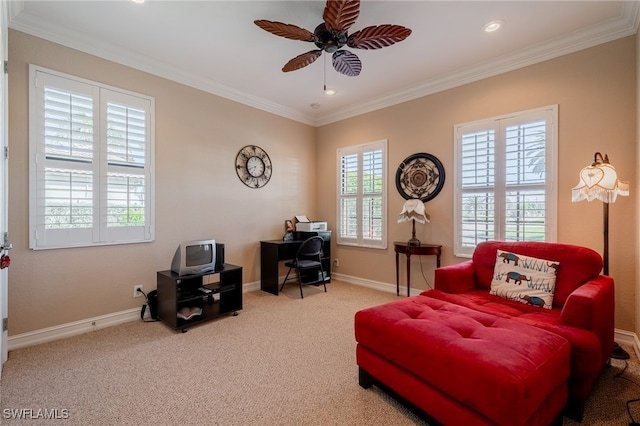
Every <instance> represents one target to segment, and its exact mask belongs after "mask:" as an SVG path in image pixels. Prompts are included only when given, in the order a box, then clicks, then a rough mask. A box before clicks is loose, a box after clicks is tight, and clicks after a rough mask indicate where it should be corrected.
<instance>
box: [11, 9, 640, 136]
mask: <svg viewBox="0 0 640 426" xmlns="http://www.w3.org/2000/svg"><path fill="white" fill-rule="evenodd" d="M23 10H24V1H11V2H9V28H11V29H15V30H18V31H21V32H24V33H27V34H30V35H33V36H35V37H39V38H42V39H45V40H49V41H51V42H54V43H58V44H61V45H63V46H67V47H70V48H72V49H76V50H79V51H81V52H84V53H88V54H91V55H94V56H98V57H101V58H104V59H107V60H110V61H113V62H116V63H119V64H122V65H125V66H128V67H131V68H134V69H137V70H140V71H143V72H146V73H149V74H153V75H156V76H159V77H162V78H166V79H168V80H171V81H174V82H177V83H180V84H184V85H187V86H190V87H193V88H196V89H199V90H202V91H205V92H207V93H211V94H213V95H216V96H220V97H222V98H226V99H229V100H232V101H234V102H238V103H241V104H244V105H247V106H250V107H253V108H257V109H260V110H262V111H266V112H269V113H272V114H275V115H278V116H281V117H284V118H288V119H291V120H294V121H297V122H300V123H303V124H307V125H311V126H315V127H320V126H323V125H327V124H331V123H334V122H337V121H341V120H345V119H348V118H352V117H355V116H358V115H362V114H366V113H369V112H372V111H376V110H379V109H383V108H388V107H391V106H394V105H398V104H400V103H404V102H408V101H411V100H415V99H417V98H421V97H424V96H428V95H431V94H434V93H438V92H441V91H444V90H447V89H451V88H454V87H458V86H461V85H464V84H468V83H473V82H476V81H479V80H483V79H486V78H490V77H494V76H497V75H500V74H503V73H506V72H510V71H514V70H517V69H520V68H523V67H526V66H529V65H533V64H536V63H539V62H543V61H546V60H549V59H554V58H557V57H559V56H563V55H567V54H570V53H574V52H577V51H580V50H583V49H587V48H590V47H594V46H597V45H599V44H603V43H607V42H610V41H613V40H617V39H619V38H622V37H626V36H629V35H633V34H636V33H637V32H638V28H639V26H640V1H626V2H624V5H623V11H622V13H621V15H620V16H619V17H617V18H614V19H611V20H609V21H607V22H605V23H604V24H600V25H597V26H593V27H591V28H587V29H585V30H583V31H578V32H575V33H573V34H571V35H570V36H568V37H562V38H559V39H556V40H552V41H550V42H547V43H543V44H540V45H538V46H534V47H532V48H531V49H527V50H525V51H520V52H517V53H515V54H512V55H505V56H503V57H500V58H497V59H493V60H491V61H487V62H483V63H479V64H476V65H475V66H472V67H470V68H468V69H465V70H463V71H459V72H453V73H448V74H446V75H441V76H440V77H436V78H432V79H430V80H428V81H424V82H421V83H419V84H416V85H413V86H409V87H406V88H404V89H402V90H399V91H395V92H393V93H387V94H384V95H381V96H376V97H374V98H371V99H369V100H366V101H364V102H359V103H355V104H353V105H351V106H348V107H346V108H342V109H340V110H338V111H335V112H332V113H329V114H325V115H321V116H318V117H312V116H310V115H307V114H304V113H302V112H300V111H297V110H294V109H292V108H288V107H285V106H283V105H280V104H276V103H274V102H271V101H268V100H266V99H262V98H259V97H257V96H253V95H251V94H248V93H245V92H242V91H239V90H236V89H233V88H231V87H229V86H226V85H223V84H221V83H219V82H216V81H213V80H210V79H202V78H198V77H196V76H195V75H193V74H191V73H189V72H185V71H183V70H180V69H178V68H176V67H171V66H169V65H167V64H164V63H159V62H158V61H155V60H153V59H152V58H149V57H145V56H144V55H138V54H136V55H130V54H127V53H126V52H123V51H122V50H120V49H117V48H115V47H114V46H112V45H109V44H107V43H104V42H103V41H101V40H97V39H88V38H86V37H77V34H75V33H73V32H70V31H67V30H66V29H61V28H58V27H56V26H53V25H51V24H49V23H48V22H47V21H46V20H44V19H42V18H38V17H34V16H32V15H25V14H21V15H20V19H15V17H16V16H18V15H19V14H20V12H21V11H23Z"/></svg>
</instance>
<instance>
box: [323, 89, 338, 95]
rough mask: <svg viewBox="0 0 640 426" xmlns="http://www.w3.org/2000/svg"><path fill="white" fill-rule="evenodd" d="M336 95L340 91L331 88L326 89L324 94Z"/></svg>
mask: <svg viewBox="0 0 640 426" xmlns="http://www.w3.org/2000/svg"><path fill="white" fill-rule="evenodd" d="M336 93H338V91H337V90H336V89H332V88H331V87H327V88H326V89H324V94H325V95H327V96H333V95H335V94H336Z"/></svg>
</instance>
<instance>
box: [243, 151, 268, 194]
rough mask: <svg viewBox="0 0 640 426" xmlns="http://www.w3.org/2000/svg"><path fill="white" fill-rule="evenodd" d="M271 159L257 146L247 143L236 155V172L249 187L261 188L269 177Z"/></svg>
mask: <svg viewBox="0 0 640 426" xmlns="http://www.w3.org/2000/svg"><path fill="white" fill-rule="evenodd" d="M272 171H273V168H272V166H271V159H270V158H269V155H268V154H267V153H266V152H265V151H264V150H263V149H262V148H260V147H259V146H256V145H247V146H245V147H244V148H242V149H241V150H240V151H239V152H238V155H237V156H236V173H238V177H239V178H240V180H241V181H242V183H244V184H245V185H247V186H248V187H249V188H261V187H263V186H265V185H266V184H267V182H269V179H271V172H272Z"/></svg>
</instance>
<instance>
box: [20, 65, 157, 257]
mask: <svg viewBox="0 0 640 426" xmlns="http://www.w3.org/2000/svg"><path fill="white" fill-rule="evenodd" d="M56 90H59V91H60V93H61V95H62V96H66V95H69V96H76V95H78V96H79V97H86V98H85V100H86V103H87V105H89V104H90V105H91V106H90V108H91V109H90V110H89V112H88V113H87V115H86V116H85V117H87V123H86V124H85V123H81V125H84V127H86V128H87V129H91V131H90V133H91V135H92V137H90V139H91V141H90V142H87V143H86V144H87V145H91V147H90V148H88V152H89V153H88V154H86V160H85V158H80V157H77V156H75V155H74V154H73V153H70V154H64V153H63V154H57V153H56V154H53V155H52V154H51V151H50V150H49V151H47V137H46V136H45V125H46V124H45V123H46V122H45V107H46V106H47V104H46V101H45V92H47V91H48V93H51V92H55V91H56ZM108 104H109V105H111V106H112V107H113V106H117V107H121V109H124V110H125V113H124V114H125V116H126V118H127V119H130V118H131V115H133V114H137V115H138V117H141V118H139V120H138V121H139V124H138V125H137V126H138V128H139V129H141V130H140V134H139V135H133V133H132V131H133V130H134V128H135V127H136V124H133V121H134V120H133V119H132V118H131V122H129V121H128V122H126V124H125V131H126V136H125V137H124V140H125V141H126V144H127V148H128V147H129V144H131V145H133V144H134V142H133V141H134V139H137V140H138V142H137V145H138V146H137V148H138V152H142V154H140V155H139V158H138V159H137V160H135V161H138V162H137V163H136V162H135V161H134V160H132V161H126V160H125V161H120V162H115V161H113V159H112V160H111V161H110V160H109V157H110V154H113V153H114V151H113V146H114V145H111V147H112V148H111V150H109V146H108V145H109V143H108V142H109V140H111V141H113V140H115V139H118V136H117V135H116V136H114V126H113V125H114V123H115V121H114V117H115V115H114V114H116V113H112V114H111V115H110V117H111V118H110V119H109V118H108V117H107V114H108V113H107V105H108ZM75 112H76V110H75V109H74V110H73V111H72V112H71V113H75ZM130 114H131V115H130ZM89 117H90V118H89ZM140 123H141V124H140ZM108 124H111V126H108ZM154 129H155V99H154V98H153V97H150V96H146V95H142V94H139V93H135V92H132V91H128V90H124V89H120V88H116V87H112V86H108V85H105V84H102V83H98V82H95V81H91V80H87V79H83V78H79V77H76V76H73V75H70V74H66V73H62V72H58V71H54V70H51V69H47V68H44V67H40V66H37V65H33V64H30V65H29V248H30V249H32V250H42V249H57V248H68V247H88V246H101V245H114V244H128V243H142V242H151V241H153V240H154V238H155V182H154V181H155V176H154V164H155V131H154ZM75 142H76V139H75V138H74V139H73V140H71V141H70V142H69V146H72V145H74V144H75ZM140 150H142V151H140ZM131 158H133V156H132V157H131ZM56 166H58V167H57V168H56ZM55 173H59V175H60V176H63V175H68V176H69V177H70V178H72V176H76V175H78V174H84V175H86V176H88V178H87V180H86V182H89V183H86V188H87V190H86V191H87V192H88V193H89V195H87V196H86V200H87V205H88V206H89V207H87V209H88V210H89V211H90V213H88V214H87V217H88V218H90V220H88V224H87V226H86V227H80V226H78V227H74V226H73V225H71V226H66V227H65V226H61V227H58V228H51V227H47V226H46V224H45V218H46V216H47V213H46V201H45V198H46V192H45V191H46V190H47V189H46V186H47V182H49V185H55V180H52V179H53V178H52V176H53V175H54V174H55ZM47 174H49V177H50V178H51V179H49V180H47V177H46V175H47ZM116 176H117V179H118V180H119V181H121V182H122V181H126V182H127V183H130V182H132V181H136V182H138V183H139V182H140V181H142V182H143V184H142V187H141V189H142V191H140V190H138V191H135V190H133V189H131V188H132V186H125V189H124V190H120V192H117V191H116V192H114V189H116V186H115V185H114V179H116ZM65 185H66V184H65ZM51 187H52V186H49V188H51ZM138 188H139V189H140V186H139V185H138ZM66 190H69V191H72V192H75V190H74V187H73V183H71V184H69V187H68V189H66ZM122 191H124V192H122ZM50 193H51V192H50ZM109 194H112V196H111V198H109ZM113 194H115V195H113ZM123 194H125V195H124V196H123ZM134 196H136V197H137V201H136V200H133V198H134ZM116 197H119V198H123V197H124V198H126V201H119V200H116ZM136 202H137V204H136ZM118 203H125V204H126V207H125V211H126V212H127V214H128V213H131V212H132V211H134V210H136V209H137V210H138V211H139V212H140V213H141V215H143V216H144V219H143V222H142V223H141V224H140V225H137V224H136V223H135V220H134V221H132V222H130V223H128V224H125V225H117V226H109V225H108V220H109V209H111V212H113V210H114V209H115V207H116V204H118ZM132 206H137V207H132ZM69 208H73V204H72V203H70V207H69ZM138 220H139V219H138Z"/></svg>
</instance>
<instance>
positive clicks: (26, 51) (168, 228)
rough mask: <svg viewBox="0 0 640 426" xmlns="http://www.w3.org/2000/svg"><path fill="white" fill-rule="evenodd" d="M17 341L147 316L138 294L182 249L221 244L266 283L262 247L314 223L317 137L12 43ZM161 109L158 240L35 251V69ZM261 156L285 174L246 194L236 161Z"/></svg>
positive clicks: (83, 58)
mask: <svg viewBox="0 0 640 426" xmlns="http://www.w3.org/2000/svg"><path fill="white" fill-rule="evenodd" d="M9 64H10V65H9V99H10V105H9V126H10V128H9V141H10V143H9V146H10V152H11V158H10V161H9V182H10V190H9V231H10V233H11V239H12V242H13V244H14V249H13V250H12V252H11V258H12V263H11V269H10V271H9V317H10V329H9V333H10V335H16V334H20V333H25V332H28V331H33V330H39V329H43V328H46V327H50V326H55V325H59V324H65V323H69V322H73V321H78V320H83V319H86V318H92V317H95V316H99V315H104V314H110V313H114V312H120V311H124V310H127V309H130V308H135V307H139V306H141V304H142V303H141V302H142V299H134V298H133V297H132V296H133V286H134V285H135V284H143V285H144V288H145V290H147V291H148V290H151V289H154V288H155V287H156V284H155V279H156V271H158V270H164V269H168V268H169V266H170V262H171V258H172V256H173V252H174V250H175V248H176V245H177V244H178V242H179V241H180V240H185V239H196V238H215V239H216V240H218V241H220V242H222V243H225V248H226V259H227V262H229V263H234V264H239V265H242V266H243V267H244V282H245V283H252V282H256V281H258V280H259V272H260V271H259V269H260V268H259V266H260V265H259V260H260V258H259V244H258V241H260V240H264V239H275V238H280V237H282V234H283V230H284V225H283V223H284V220H285V219H290V218H292V217H293V216H294V215H296V214H308V215H310V216H312V217H315V212H316V197H315V194H316V183H315V176H316V162H315V129H314V128H312V127H310V126H307V125H303V124H300V123H297V122H294V121H291V120H288V119H284V118H281V117H278V116H276V115H273V114H269V113H266V112H263V111H259V110H257V109H254V108H250V107H247V106H244V105H241V104H238V103H235V102H231V101H229V100H225V99H223V98H220V97H217V96H213V95H210V94H207V93H204V92H202V91H199V90H195V89H192V88H189V87H186V86H183V85H180V84H176V83H173V82H170V81H168V80H165V79H162V78H159V77H155V76H152V75H149V74H146V73H143V72H140V71H136V70H133V69H131V68H127V67H124V66H121V65H118V64H115V63H113V62H109V61H105V60H102V59H99V58H96V57H94V56H91V55H87V54H84V53H81V52H78V51H75V50H72V49H67V48H64V47H62V46H59V45H56V44H52V43H49V42H46V41H44V40H41V39H38V38H34V37H31V36H28V35H26V34H24V33H20V32H16V31H10V32H9ZM29 64H36V65H40V66H43V67H47V68H50V69H54V70H57V71H61V72H66V73H69V74H72V75H76V76H79V77H83V78H87V79H90V80H94V81H98V82H101V83H105V84H108V85H112V86H116V87H121V88H124V89H128V90H132V91H135V92H139V93H142V94H145V95H149V96H153V97H155V101H156V104H155V106H156V127H155V135H156V138H155V139H156V149H155V153H156V168H155V169H156V181H155V183H156V198H155V201H156V203H155V204H156V240H155V241H154V242H152V243H147V244H131V245H119V246H107V247H89V248H77V249H60V250H40V251H32V250H29V249H28V230H29V224H28V207H29V198H28V171H29V167H28V103H27V100H28V65H29ZM248 144H256V145H259V146H260V147H262V148H263V149H265V150H266V151H267V153H268V154H269V156H270V158H271V161H272V163H273V167H274V172H273V177H272V178H271V181H270V182H269V183H268V184H267V185H266V186H265V187H263V188H262V189H250V188H247V187H246V186H245V185H243V184H242V183H241V182H240V180H239V179H238V177H237V175H236V172H235V168H234V165H235V157H236V154H237V152H238V151H239V150H240V148H242V147H243V146H245V145H248Z"/></svg>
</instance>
